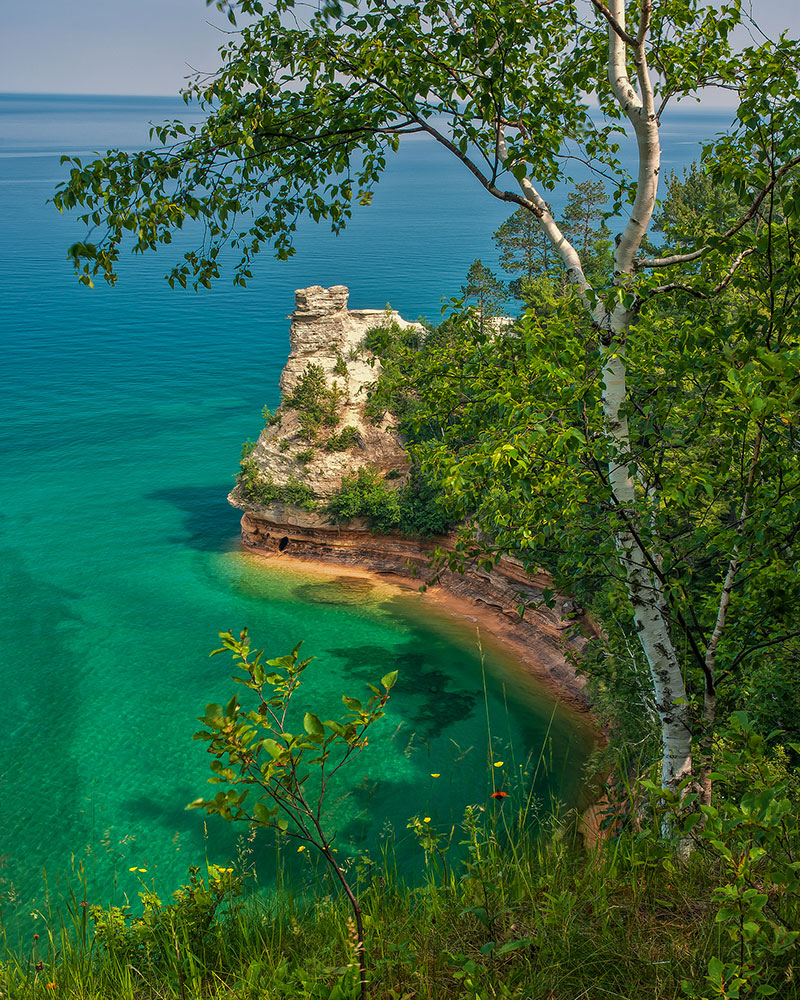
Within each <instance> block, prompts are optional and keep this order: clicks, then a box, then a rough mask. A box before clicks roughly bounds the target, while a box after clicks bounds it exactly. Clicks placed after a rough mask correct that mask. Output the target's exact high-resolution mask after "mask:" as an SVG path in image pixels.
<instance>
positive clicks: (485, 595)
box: [229, 285, 585, 705]
mask: <svg viewBox="0 0 800 1000" xmlns="http://www.w3.org/2000/svg"><path fill="white" fill-rule="evenodd" d="M347 297H348V290H347V288H346V287H345V286H343V285H336V286H334V287H332V288H327V289H325V288H321V287H320V286H319V285H315V286H312V287H311V288H304V289H299V290H298V291H297V292H296V293H295V301H296V308H295V311H294V312H293V313H292V315H291V317H290V318H291V321H292V325H291V330H290V347H291V352H290V355H289V360H288V362H287V364H286V367H285V368H284V370H283V373H282V375H281V379H280V387H281V391H282V393H283V396H284V399H286V398H287V397H290V396H291V394H292V392H293V391H294V389H295V387H296V386H297V384H298V381H299V380H300V379H301V376H302V375H303V373H304V371H306V370H307V366H308V365H309V364H313V365H318V366H319V367H321V368H322V369H323V370H324V372H325V377H326V380H327V382H328V384H329V385H331V386H333V385H334V384H336V385H337V386H338V387H339V388H340V389H342V390H343V391H344V393H345V395H344V396H343V398H342V401H341V406H340V419H339V422H338V423H337V425H336V426H335V427H333V428H329V429H328V431H326V432H324V433H323V435H322V436H323V438H324V436H325V433H327V434H330V433H340V432H341V428H343V427H354V428H355V429H356V434H357V443H356V444H355V445H354V446H353V447H351V448H349V449H347V450H346V451H341V452H330V451H327V450H326V449H325V446H324V443H323V444H321V445H320V444H319V443H318V444H317V445H316V446H313V447H314V457H313V458H312V459H311V460H310V461H308V462H303V461H300V460H298V457H297V456H298V454H301V455H302V453H303V452H304V451H307V449H308V447H309V445H308V442H307V441H306V440H305V438H304V437H303V430H302V426H301V420H300V415H299V413H298V412H297V411H296V410H293V409H292V408H290V407H287V406H286V404H283V405H282V406H281V407H280V408H279V410H278V412H277V415H276V418H275V419H274V422H273V423H271V424H270V425H269V426H267V427H265V428H264V430H263V432H262V433H261V435H260V437H259V439H258V442H257V444H256V446H255V449H254V450H253V452H252V455H251V458H252V459H253V460H254V461H255V463H256V465H257V468H258V470H259V472H260V474H261V475H262V476H264V477H266V478H268V479H269V480H270V481H272V482H274V483H275V484H276V486H278V487H284V486H286V485H287V484H288V483H289V482H290V481H292V480H293V481H295V482H297V481H300V482H301V483H302V484H303V485H304V486H308V487H310V489H312V490H313V491H314V494H315V496H316V498H317V500H316V503H317V507H316V509H315V510H307V509H304V508H303V507H300V506H297V505H295V504H291V503H285V502H270V503H258V502H254V501H253V500H252V499H248V498H246V497H245V495H244V493H243V490H242V489H241V487H237V488H236V489H234V491H233V492H232V493H231V495H230V497H229V499H230V502H231V503H232V504H233V505H234V506H235V507H239V508H240V509H241V510H243V512H244V514H243V517H242V541H243V543H244V545H245V546H246V547H247V548H249V549H251V550H253V551H256V552H260V553H263V554H266V555H271V556H279V557H288V558H293V559H299V560H307V561H314V562H323V563H329V564H331V565H332V566H348V567H352V568H355V569H363V570H365V571H368V572H372V573H378V574H382V575H388V576H393V577H398V578H404V579H406V580H411V581H417V582H416V583H415V584H414V585H415V586H419V585H420V584H422V583H423V582H426V581H428V580H429V578H430V577H431V570H430V568H429V559H430V556H431V554H432V553H433V550H434V549H439V550H445V551H447V550H453V548H454V547H455V542H456V537H455V535H454V534H453V535H447V536H441V537H433V538H411V537H407V536H404V535H401V534H399V533H397V534H395V533H392V534H388V535H376V534H373V533H372V532H371V531H370V530H369V528H368V527H367V525H366V523H365V522H364V521H363V520H361V519H354V520H352V521H350V522H349V523H348V524H346V525H336V524H334V523H332V522H331V519H330V517H329V515H328V514H327V513H326V512H325V510H324V508H325V504H326V501H327V500H329V499H330V497H331V496H332V495H333V494H335V493H336V492H338V490H339V489H340V487H341V481H342V476H344V475H346V474H349V473H351V472H354V471H356V470H357V469H358V468H359V467H361V466H369V467H372V468H376V469H379V470H380V471H381V472H383V473H384V474H386V473H388V474H389V475H390V476H391V477H392V479H393V480H395V481H396V482H397V485H398V486H399V485H401V484H402V482H403V481H404V478H405V476H406V474H407V471H408V457H407V454H406V452H405V451H404V449H403V445H402V441H401V439H400V437H399V435H398V433H397V430H396V428H395V427H394V425H393V423H392V420H391V418H390V417H386V418H384V420H383V421H382V422H381V423H380V424H379V425H377V426H376V425H375V424H374V423H372V422H371V421H370V419H369V417H368V416H367V415H366V414H365V405H366V403H367V395H368V388H369V386H370V385H371V383H373V382H375V380H376V379H377V378H378V375H379V373H380V362H379V361H378V360H377V359H375V358H373V357H371V356H370V355H369V352H365V351H364V350H363V349H362V346H361V345H362V342H363V340H364V337H365V335H366V333H367V331H368V330H370V329H371V328H373V327H376V326H380V325H383V324H385V323H386V321H387V319H388V320H389V322H391V321H394V322H396V323H397V324H398V325H400V326H402V327H408V326H413V325H416V324H410V323H408V322H407V321H406V320H404V319H402V317H400V316H399V315H398V314H397V313H396V312H389V313H388V314H387V311H386V310H381V309H360V310H349V309H348V308H347ZM345 366H346V374H345V373H344V368H345ZM550 583H551V581H550V580H549V578H548V577H547V576H546V575H545V574H536V575H530V574H528V573H526V572H525V570H524V569H523V567H522V566H521V565H520V564H519V563H518V562H517V561H516V560H514V559H511V558H508V557H504V558H503V559H501V560H500V562H499V563H498V564H497V566H495V567H494V568H493V569H492V570H491V571H487V570H485V569H480V568H478V567H477V565H475V566H467V567H465V572H463V573H461V572H450V571H449V570H444V571H441V572H440V573H439V574H438V575H437V576H436V579H435V582H434V583H433V584H432V586H431V587H430V590H429V593H430V594H431V595H432V597H433V599H434V600H436V595H448V596H449V597H451V598H453V599H454V600H455V602H456V603H457V604H458V607H457V610H458V611H459V613H461V614H470V613H471V612H472V611H474V612H476V614H479V615H480V620H481V622H482V623H483V625H484V626H485V627H487V628H488V629H489V631H491V632H492V633H493V634H494V635H496V636H498V637H499V638H503V639H506V640H507V641H508V642H509V643H510V644H511V645H512V646H513V647H514V650H515V652H516V653H517V654H518V655H519V656H520V657H521V658H522V659H524V660H525V661H526V662H527V663H528V664H529V665H530V667H531V672H532V673H535V674H537V675H538V676H539V677H540V678H541V679H542V680H544V681H545V682H549V683H550V685H551V686H552V687H554V688H556V689H557V690H558V691H559V693H560V694H562V695H563V696H565V697H567V698H568V699H569V700H570V701H572V702H574V703H575V704H576V705H582V704H584V703H585V697H584V695H583V682H582V680H581V679H580V678H577V677H576V676H575V673H574V671H573V669H572V668H571V666H570V665H569V664H568V663H567V660H566V659H565V655H564V653H565V647H566V646H574V643H573V641H572V640H570V639H568V634H569V632H570V631H571V629H572V627H573V625H574V621H573V615H574V614H575V612H576V609H575V608H574V606H573V604H572V602H571V601H569V600H567V599H566V598H563V597H559V598H556V600H555V604H554V606H553V607H548V606H547V605H546V604H545V603H544V600H543V592H544V590H545V588H547V587H549V585H550ZM523 603H524V604H526V605H527V610H526V612H525V615H524V617H520V615H519V612H518V610H517V609H518V607H519V606H520V605H521V604H523ZM451 607H452V603H451ZM578 610H579V609H578Z"/></svg>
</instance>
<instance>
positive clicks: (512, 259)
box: [492, 208, 563, 297]
mask: <svg viewBox="0 0 800 1000" xmlns="http://www.w3.org/2000/svg"><path fill="white" fill-rule="evenodd" d="M492 239H493V240H494V242H495V245H496V246H497V249H498V251H499V254H500V266H501V267H502V268H503V270H504V271H509V272H510V273H511V274H516V275H518V276H519V277H518V278H517V279H516V280H515V281H513V282H512V283H511V289H510V290H511V292H512V294H514V295H517V297H519V290H520V288H521V284H520V282H521V281H532V280H533V279H535V278H539V277H541V276H543V275H549V276H551V277H553V276H556V275H558V274H560V273H561V272H562V271H563V264H562V263H561V258H560V257H559V256H558V254H557V253H556V251H555V248H554V247H553V244H552V243H551V242H550V240H549V239H548V238H547V237H546V236H545V234H544V232H543V230H542V227H541V226H540V225H539V220H538V219H537V218H536V216H535V215H534V214H533V213H532V212H529V211H528V210H527V209H526V208H518V209H517V210H516V211H515V212H514V214H513V215H510V216H509V217H508V218H507V219H506V220H505V222H503V223H502V225H500V226H499V228H498V229H496V230H495V232H494V233H493V234H492Z"/></svg>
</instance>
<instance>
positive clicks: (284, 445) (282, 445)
mask: <svg viewBox="0 0 800 1000" xmlns="http://www.w3.org/2000/svg"><path fill="white" fill-rule="evenodd" d="M291 447H292V446H291V445H290V444H289V442H288V441H287V440H286V438H284V439H283V441H281V443H280V444H279V445H278V451H281V452H283V451H288V450H289V449H290V448H291Z"/></svg>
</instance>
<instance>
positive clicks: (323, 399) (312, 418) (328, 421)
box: [284, 362, 345, 441]
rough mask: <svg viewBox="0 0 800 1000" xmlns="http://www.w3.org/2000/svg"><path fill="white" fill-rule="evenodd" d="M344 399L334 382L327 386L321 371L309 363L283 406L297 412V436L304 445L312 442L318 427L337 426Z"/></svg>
mask: <svg viewBox="0 0 800 1000" xmlns="http://www.w3.org/2000/svg"><path fill="white" fill-rule="evenodd" d="M344 399H345V393H344V392H343V391H342V390H341V389H340V388H339V386H338V384H337V383H336V382H334V383H333V385H332V386H329V385H328V380H327V379H326V377H325V370H324V368H323V367H322V366H321V365H317V364H314V363H313V362H309V363H308V364H307V365H306V367H305V369H304V370H303V371H302V373H301V374H300V377H299V378H298V380H297V384H296V385H295V387H294V389H293V390H292V391H291V393H290V394H289V395H288V396H287V397H286V399H285V400H284V406H287V407H289V408H291V409H293V410H297V412H298V415H299V419H300V429H301V434H302V435H303V437H304V438H305V439H306V440H307V441H314V440H315V439H316V435H317V432H318V430H319V429H320V428H321V427H322V426H327V427H335V426H336V425H337V424H338V423H339V420H340V414H339V410H340V408H341V405H342V403H343V401H344Z"/></svg>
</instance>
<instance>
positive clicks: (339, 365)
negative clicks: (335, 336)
mask: <svg viewBox="0 0 800 1000" xmlns="http://www.w3.org/2000/svg"><path fill="white" fill-rule="evenodd" d="M333 373H334V375H340V376H341V377H342V378H347V362H346V361H345V359H344V355H343V354H342V352H341V351H340V350H339V349H338V348H337V349H336V364H335V365H334V366H333Z"/></svg>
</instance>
